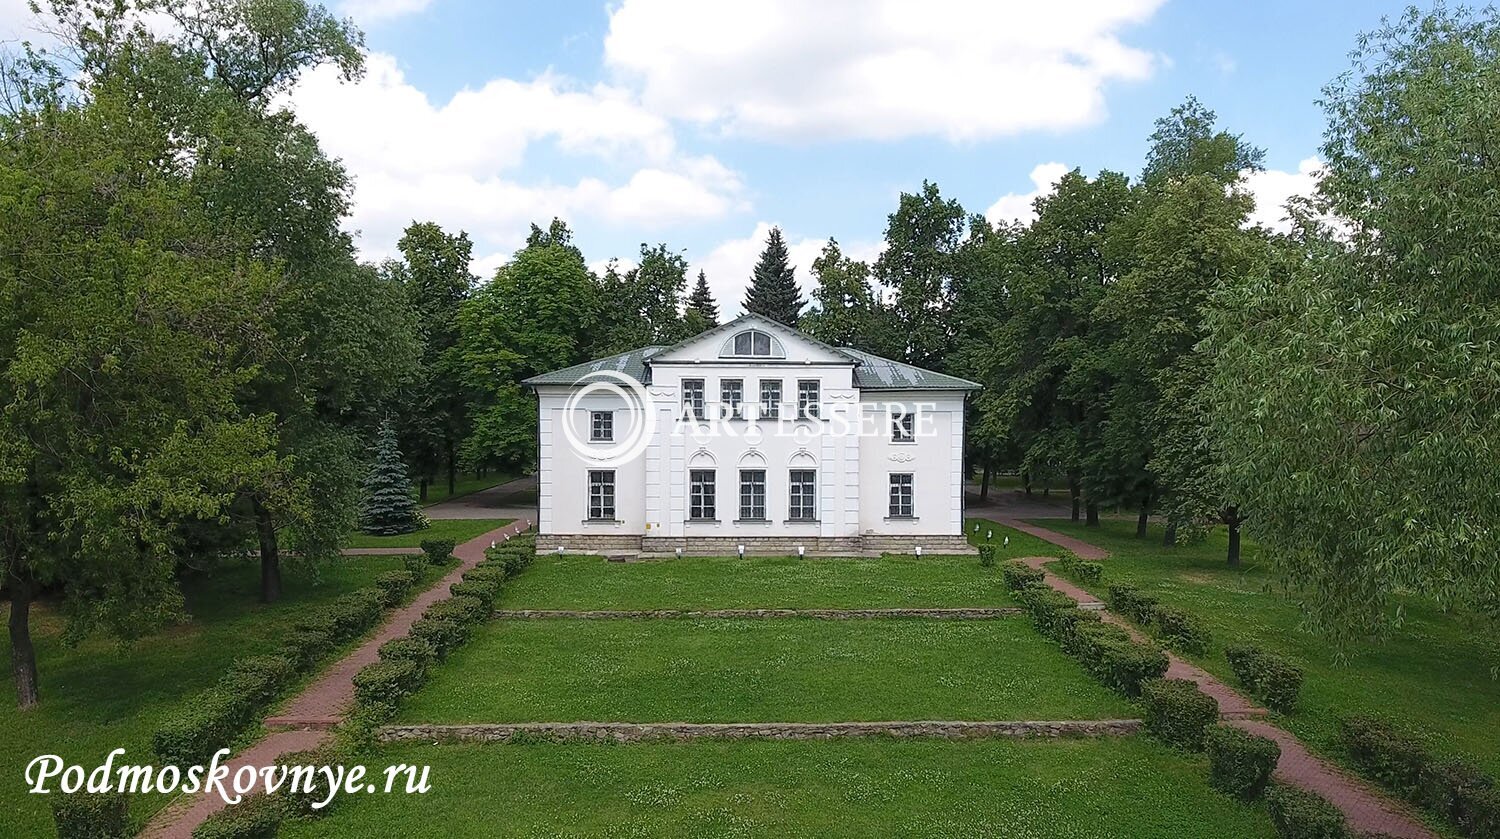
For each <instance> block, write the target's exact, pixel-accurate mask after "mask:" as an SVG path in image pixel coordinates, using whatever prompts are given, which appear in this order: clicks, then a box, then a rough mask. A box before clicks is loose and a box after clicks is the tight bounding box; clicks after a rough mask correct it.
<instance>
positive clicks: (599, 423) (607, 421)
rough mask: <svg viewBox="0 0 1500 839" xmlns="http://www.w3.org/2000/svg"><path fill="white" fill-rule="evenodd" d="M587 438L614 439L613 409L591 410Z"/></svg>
mask: <svg viewBox="0 0 1500 839" xmlns="http://www.w3.org/2000/svg"><path fill="white" fill-rule="evenodd" d="M589 439H590V440H613V439H615V414H614V412H613V411H593V412H591V413H590V415H589Z"/></svg>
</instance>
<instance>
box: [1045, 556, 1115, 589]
mask: <svg viewBox="0 0 1500 839" xmlns="http://www.w3.org/2000/svg"><path fill="white" fill-rule="evenodd" d="M1057 564H1058V567H1060V568H1062V570H1063V573H1065V574H1067V575H1068V576H1069V577H1072V578H1073V579H1075V580H1077V581H1078V582H1080V583H1083V584H1084V585H1097V584H1098V583H1099V581H1100V580H1102V579H1104V566H1103V565H1100V564H1099V563H1097V562H1087V561H1085V560H1082V559H1079V558H1078V557H1076V556H1074V555H1073V554H1068V555H1067V556H1065V557H1063V558H1062V559H1060V560H1058V561H1057Z"/></svg>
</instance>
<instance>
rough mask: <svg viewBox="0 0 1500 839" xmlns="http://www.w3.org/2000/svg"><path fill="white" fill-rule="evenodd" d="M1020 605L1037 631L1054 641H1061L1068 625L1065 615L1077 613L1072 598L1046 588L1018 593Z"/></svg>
mask: <svg viewBox="0 0 1500 839" xmlns="http://www.w3.org/2000/svg"><path fill="white" fill-rule="evenodd" d="M1019 597H1020V600H1021V605H1022V606H1024V607H1025V609H1026V611H1027V612H1028V613H1030V615H1031V620H1032V622H1033V623H1035V624H1036V628H1037V631H1038V632H1040V633H1042V634H1043V635H1045V636H1047V637H1048V638H1051V639H1053V640H1055V641H1061V640H1062V634H1063V631H1064V630H1065V629H1066V627H1067V626H1068V625H1069V624H1070V621H1069V619H1068V617H1067V614H1068V613H1070V612H1076V611H1078V604H1077V603H1076V602H1074V600H1073V598H1071V597H1069V596H1067V595H1066V594H1063V593H1062V592H1060V591H1055V590H1053V589H1051V588H1049V587H1047V586H1032V587H1030V588H1025V589H1022V590H1021V591H1020V592H1019Z"/></svg>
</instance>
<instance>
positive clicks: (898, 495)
mask: <svg viewBox="0 0 1500 839" xmlns="http://www.w3.org/2000/svg"><path fill="white" fill-rule="evenodd" d="M912 517H913V511H912V505H911V473H910V472H893V473H891V518H893V519H909V518H912Z"/></svg>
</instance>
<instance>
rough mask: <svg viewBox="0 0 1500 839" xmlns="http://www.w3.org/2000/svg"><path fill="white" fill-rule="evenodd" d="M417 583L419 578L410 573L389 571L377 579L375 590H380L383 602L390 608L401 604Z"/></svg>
mask: <svg viewBox="0 0 1500 839" xmlns="http://www.w3.org/2000/svg"><path fill="white" fill-rule="evenodd" d="M416 582H417V576H416V575H415V574H413V573H412V572H410V571H407V570H404V569H403V570H397V571H387V572H385V573H384V574H381V575H380V576H378V577H376V578H375V588H377V589H379V590H380V596H381V600H383V601H384V602H385V605H386V606H387V607H390V606H394V605H396V604H397V603H400V602H401V600H402V598H404V597H406V595H407V592H410V591H411V587H412V586H413V585H415V584H416Z"/></svg>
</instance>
